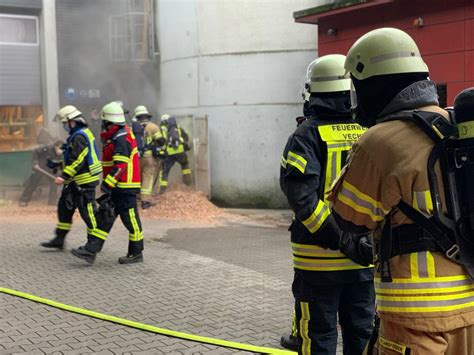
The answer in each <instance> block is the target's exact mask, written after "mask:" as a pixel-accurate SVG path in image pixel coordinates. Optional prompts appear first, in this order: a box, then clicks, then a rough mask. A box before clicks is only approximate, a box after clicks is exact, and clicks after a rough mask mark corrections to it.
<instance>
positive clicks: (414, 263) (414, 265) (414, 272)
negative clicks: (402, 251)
mask: <svg viewBox="0 0 474 355" xmlns="http://www.w3.org/2000/svg"><path fill="white" fill-rule="evenodd" d="M410 272H411V277H412V279H418V278H419V277H418V258H417V253H411V254H410Z"/></svg>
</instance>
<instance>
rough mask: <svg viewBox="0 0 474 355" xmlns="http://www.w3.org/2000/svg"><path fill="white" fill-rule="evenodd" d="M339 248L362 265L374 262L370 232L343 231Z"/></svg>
mask: <svg viewBox="0 0 474 355" xmlns="http://www.w3.org/2000/svg"><path fill="white" fill-rule="evenodd" d="M339 249H340V250H341V252H342V253H343V254H344V255H346V256H347V257H348V258H349V259H351V260H352V261H354V262H355V263H357V264H359V265H362V266H369V265H371V264H372V263H373V262H374V254H373V244H372V240H371V237H370V236H369V235H368V234H359V235H357V234H353V233H348V232H342V233H341V236H340V239H339Z"/></svg>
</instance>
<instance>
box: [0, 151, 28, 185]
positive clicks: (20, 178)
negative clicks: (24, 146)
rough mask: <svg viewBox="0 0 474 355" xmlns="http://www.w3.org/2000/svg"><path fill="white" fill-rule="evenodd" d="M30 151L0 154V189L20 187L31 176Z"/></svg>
mask: <svg viewBox="0 0 474 355" xmlns="http://www.w3.org/2000/svg"><path fill="white" fill-rule="evenodd" d="M31 155H32V152H31V150H23V151H15V152H0V188H2V187H18V186H22V185H23V183H24V182H25V181H26V179H27V178H28V177H29V176H30V174H31Z"/></svg>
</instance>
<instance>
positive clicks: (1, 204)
mask: <svg viewBox="0 0 474 355" xmlns="http://www.w3.org/2000/svg"><path fill="white" fill-rule="evenodd" d="M154 203H156V205H155V206H153V207H151V208H150V209H148V210H142V209H140V202H138V208H139V211H140V216H142V218H144V219H147V218H148V219H173V220H183V221H189V222H193V223H198V224H209V223H214V222H216V221H217V219H218V218H220V217H224V216H226V215H227V213H226V212H224V210H223V209H221V208H219V207H217V206H215V205H214V204H212V203H211V202H210V201H209V200H208V199H207V197H206V196H205V195H204V194H203V193H202V192H200V191H194V190H192V189H190V188H187V187H184V186H176V187H171V188H170V189H169V190H168V191H167V192H166V193H165V194H163V195H158V196H155V198H154ZM0 218H7V219H9V218H15V219H16V220H18V221H22V219H23V220H25V221H26V220H28V221H31V220H33V219H40V220H43V219H45V220H48V221H50V220H51V221H56V218H57V217H56V206H47V205H46V204H44V203H41V202H37V201H34V202H31V203H30V204H28V206H27V207H19V206H18V203H17V202H16V201H6V200H1V201H0ZM77 218H80V217H79V214H78V212H76V216H74V219H77Z"/></svg>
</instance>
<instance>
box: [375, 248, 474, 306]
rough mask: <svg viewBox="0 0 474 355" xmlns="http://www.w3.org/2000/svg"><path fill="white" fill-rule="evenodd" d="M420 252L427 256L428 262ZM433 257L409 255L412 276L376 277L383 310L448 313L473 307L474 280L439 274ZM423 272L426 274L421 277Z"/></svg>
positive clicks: (416, 254)
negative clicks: (381, 278)
mask: <svg viewBox="0 0 474 355" xmlns="http://www.w3.org/2000/svg"><path fill="white" fill-rule="evenodd" d="M420 255H422V256H423V255H424V256H426V257H427V258H426V261H423V260H424V259H423V258H419V256H420ZM431 257H432V255H429V254H428V253H426V252H423V253H412V254H410V264H411V265H410V266H411V268H412V275H413V277H412V278H406V279H401V278H394V279H392V282H381V280H380V278H376V279H375V282H374V284H375V290H376V295H377V304H378V309H379V310H380V311H386V312H401V313H414V312H448V311H452V310H460V309H465V308H468V307H472V306H474V281H473V280H471V279H470V278H469V277H468V276H467V275H457V276H444V277H436V275H435V270H434V265H433V263H432V262H431V261H430V258H431ZM430 269H431V271H430ZM423 275H424V276H426V277H420V276H423Z"/></svg>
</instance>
